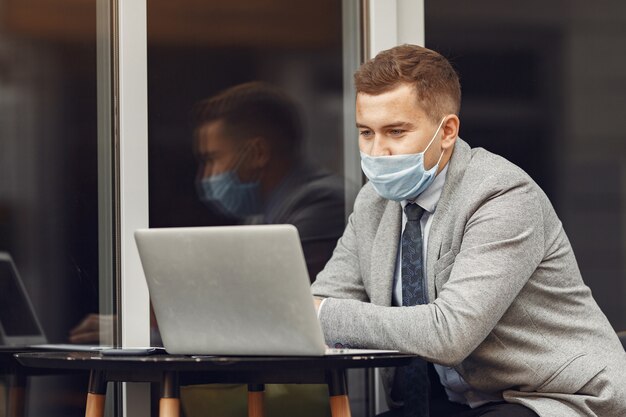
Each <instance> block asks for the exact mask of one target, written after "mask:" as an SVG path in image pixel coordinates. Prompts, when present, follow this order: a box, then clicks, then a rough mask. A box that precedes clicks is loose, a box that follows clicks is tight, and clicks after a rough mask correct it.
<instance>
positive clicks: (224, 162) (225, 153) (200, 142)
mask: <svg viewBox="0 0 626 417" xmlns="http://www.w3.org/2000/svg"><path fill="white" fill-rule="evenodd" d="M242 145H243V146H242ZM244 152H245V142H244V141H239V140H236V139H232V138H229V137H227V136H226V135H225V134H224V129H223V122H222V121H220V120H218V121H214V122H210V123H207V124H205V125H204V126H202V127H200V129H199V131H198V136H197V139H196V155H197V158H198V175H197V179H198V180H201V179H202V178H207V177H211V176H214V175H217V174H221V173H223V172H226V171H230V170H232V169H235V168H236V169H237V174H238V176H239V178H240V180H242V181H246V180H247V177H249V176H250V175H249V173H248V172H247V171H248V169H247V167H246V165H247V164H246V161H247V160H249V158H246V155H245V154H244Z"/></svg>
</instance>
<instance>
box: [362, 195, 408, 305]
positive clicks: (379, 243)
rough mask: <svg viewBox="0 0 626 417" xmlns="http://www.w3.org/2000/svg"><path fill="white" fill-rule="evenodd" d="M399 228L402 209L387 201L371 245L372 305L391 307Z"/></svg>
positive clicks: (396, 204)
mask: <svg viewBox="0 0 626 417" xmlns="http://www.w3.org/2000/svg"><path fill="white" fill-rule="evenodd" d="M401 227H402V207H401V205H400V203H397V202H395V201H388V202H387V206H386V207H385V211H384V212H383V215H382V217H381V219H380V223H379V225H378V230H377V231H376V237H375V238H374V244H373V245H372V254H371V267H370V278H371V280H372V293H371V294H370V296H371V297H372V300H371V301H372V303H374V304H378V305H383V306H390V305H391V293H392V287H393V276H394V273H395V270H396V257H397V253H398V242H399V240H400V233H401V230H400V229H401Z"/></svg>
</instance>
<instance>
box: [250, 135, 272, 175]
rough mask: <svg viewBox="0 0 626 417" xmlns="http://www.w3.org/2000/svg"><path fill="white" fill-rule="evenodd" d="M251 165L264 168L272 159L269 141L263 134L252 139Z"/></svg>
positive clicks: (254, 167) (255, 167)
mask: <svg viewBox="0 0 626 417" xmlns="http://www.w3.org/2000/svg"><path fill="white" fill-rule="evenodd" d="M249 146H250V151H249V152H250V167H251V168H253V169H264V168H265V167H266V166H267V164H268V163H269V161H270V157H271V154H272V150H271V146H270V144H269V141H268V140H267V139H265V138H264V137H262V136H257V137H254V138H252V139H251V140H250V145H249Z"/></svg>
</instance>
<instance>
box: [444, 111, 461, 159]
mask: <svg viewBox="0 0 626 417" xmlns="http://www.w3.org/2000/svg"><path fill="white" fill-rule="evenodd" d="M460 126H461V121H460V120H459V118H458V116H457V115H456V114H452V115H450V116H448V118H447V119H446V120H445V122H444V123H443V126H441V130H442V131H443V136H442V137H441V147H442V148H443V149H444V150H448V149H451V148H453V147H454V144H455V143H456V139H457V137H458V136H459V128H460Z"/></svg>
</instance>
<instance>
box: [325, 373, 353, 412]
mask: <svg viewBox="0 0 626 417" xmlns="http://www.w3.org/2000/svg"><path fill="white" fill-rule="evenodd" d="M326 379H327V383H328V393H329V395H330V414H331V415H332V417H351V414H350V401H349V400H348V386H347V384H346V371H345V370H344V369H334V370H332V371H329V372H328V374H327V375H326Z"/></svg>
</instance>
